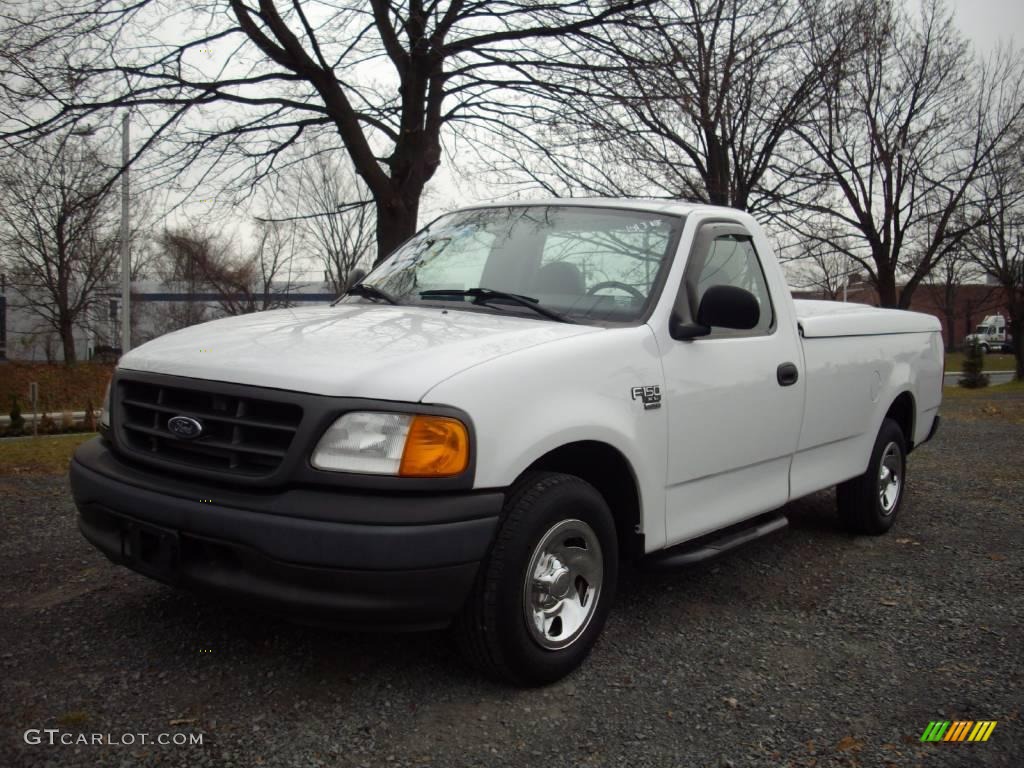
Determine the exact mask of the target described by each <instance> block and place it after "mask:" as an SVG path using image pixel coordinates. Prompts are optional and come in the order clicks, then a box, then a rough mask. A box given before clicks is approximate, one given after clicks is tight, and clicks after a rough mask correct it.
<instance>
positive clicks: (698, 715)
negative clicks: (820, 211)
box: [0, 393, 1024, 768]
mask: <svg viewBox="0 0 1024 768" xmlns="http://www.w3.org/2000/svg"><path fill="white" fill-rule="evenodd" d="M944 419H945V421H944V424H943V428H942V430H941V431H940V433H939V435H938V437H937V438H936V440H935V441H933V442H932V443H931V444H928V445H926V446H924V447H922V448H921V449H920V450H919V451H917V452H915V453H914V454H913V456H912V457H911V462H910V481H909V487H908V496H907V498H906V503H905V506H904V508H903V511H902V515H901V518H900V520H899V521H898V522H897V525H896V527H895V529H894V530H893V531H892V532H891V533H890V534H889V535H887V536H883V537H879V538H856V537H852V536H850V535H848V534H846V533H844V532H843V531H842V530H841V529H840V527H839V524H838V520H837V518H836V516H835V513H834V509H833V505H834V497H833V495H832V494H831V493H822V494H818V495H816V496H813V497H811V498H808V499H805V500H801V501H799V502H796V503H794V504H791V505H789V506H788V507H787V508H786V509H785V512H786V514H787V515H788V517H789V519H790V522H791V526H790V528H789V529H788V530H786V531H785V532H783V533H780V534H778V535H776V536H774V537H772V538H770V539H766V540H763V541H761V542H758V543H756V544H753V545H750V546H748V547H746V548H744V549H741V550H739V551H737V552H735V553H733V554H731V555H728V556H726V557H724V558H722V559H720V560H718V561H716V562H714V563H710V564H707V565H704V566H700V567H697V568H694V569H691V570H687V571H681V572H676V573H667V574H666V573H659V574H653V573H647V572H643V571H638V570H628V571H627V572H626V573H625V575H624V581H623V584H622V585H621V588H620V590H619V596H618V600H617V605H616V607H615V610H614V611H613V613H612V617H611V620H610V622H609V625H608V627H607V629H606V631H605V634H604V636H603V637H602V639H601V640H600V641H599V643H598V645H597V647H596V649H595V651H594V653H593V655H592V656H591V658H590V659H589V661H588V662H587V663H586V664H585V665H584V667H583V668H582V669H581V670H580V671H579V672H578V673H576V674H574V675H573V676H571V677H570V678H569V679H567V680H565V681H563V682H561V683H559V684H557V685H554V686H551V687H549V688H546V689H540V690H516V689H510V688H506V687H502V686H499V685H496V684H493V683H490V682H486V681H483V680H481V679H480V678H479V677H477V676H476V675H475V674H474V673H473V672H472V671H470V670H469V669H467V668H466V667H465V666H464V665H463V664H462V662H461V660H460V659H459V658H458V657H457V655H456V653H455V651H454V650H452V646H451V645H450V644H449V643H448V641H447V638H446V636H445V634H444V633H433V634H426V635H394V636H388V635H356V634H346V633H344V632H338V631H331V630H325V629H310V628H306V627H301V626H294V625H291V624H286V623H283V622H281V621H278V620H275V619H269V618H265V617H263V616H260V615H258V614H253V613H249V612H246V611H243V610H241V609H237V608H235V607H233V606H231V605H227V604H224V603H221V602H217V601H216V600H213V599H207V598H205V597H204V596H201V595H200V596H197V595H191V594H182V593H178V592H175V591H172V590H170V589H168V588H166V587H163V586H161V585H159V584H156V583H153V582H150V581H148V580H146V579H145V578H143V577H141V576H138V575H136V574H134V573H131V572H129V571H127V570H125V569H122V568H117V567H115V566H113V565H111V564H110V563H109V562H107V561H106V560H105V559H104V558H103V557H102V556H101V555H100V554H99V553H97V552H96V551H94V550H93V549H92V548H91V547H90V546H89V545H88V544H87V543H86V542H85V541H84V540H83V539H82V538H81V536H80V535H79V533H78V531H77V528H76V526H75V510H74V506H73V504H72V502H71V498H70V495H69V492H68V489H67V481H66V478H65V477H63V476H61V475H52V474H39V473H36V474H32V473H18V474H9V475H7V476H0V556H2V559H0V562H2V563H3V577H2V579H0V665H2V666H0V672H2V675H0V679H2V697H0V766H64V765H81V766H92V765H111V766H121V765H168V766H170V765H181V766H207V765H209V766H240V767H243V766H244V767H245V768H249V767H250V766H263V765H266V766H292V765H294V766H320V765H327V766H374V767H376V766H438V767H439V768H440V767H447V766H501V765H517V766H518V765H523V766H526V765H529V766H533V765H550V766H570V765H572V766H576V765H578V766H715V767H716V768H718V767H720V766H735V767H739V766H766V767H767V766H771V767H772V768H777V767H778V766H802V767H805V768H812V767H815V768H817V767H824V766H865V767H871V768H874V767H875V766H1007V767H1009V766H1020V765H1024V725H1022V723H1021V719H1020V709H1021V704H1022V701H1024V697H1022V695H1021V691H1022V690H1024V667H1022V657H1024V651H1022V649H1024V634H1022V630H1021V627H1022V619H1024V524H1022V523H1024V521H1022V509H1024V504H1022V499H1024V451H1022V447H1024V394H1021V393H1011V394H1009V395H1006V396H1003V395H998V394H996V395H993V394H991V393H990V394H982V395H980V396H971V397H954V398H950V399H949V400H948V401H947V405H946V406H945V407H944ZM933 720H995V721H997V725H996V727H995V730H994V731H993V732H992V735H991V737H990V739H989V740H988V741H987V742H985V743H958V744H953V743H940V744H925V743H922V742H921V741H920V736H921V734H922V732H923V731H924V729H925V727H926V726H927V725H928V724H929V722H930V721H933ZM30 729H40V733H41V740H42V743H39V744H31V743H26V738H25V734H26V731H28V730H30ZM41 729H57V731H58V733H57V736H56V737H57V738H58V739H60V738H70V739H71V740H76V739H79V738H80V737H81V736H85V737H86V738H87V739H88V738H91V734H101V735H102V736H104V737H107V740H108V741H109V740H113V741H115V742H116V741H117V740H122V741H123V740H124V737H125V734H134V735H135V736H134V741H135V743H133V744H122V743H115V744H80V743H79V744H70V745H62V744H60V743H57V744H54V745H50V744H49V743H47V742H46V741H45V739H46V738H47V734H46V733H45V732H43V731H42V730H41ZM142 733H146V734H148V735H149V737H148V738H156V737H157V735H158V734H162V733H163V734H178V735H179V736H180V735H184V737H185V738H189V737H197V736H198V737H201V738H202V744H201V745H200V744H191V745H173V744H169V745H160V744H151V743H147V744H142V743H139V739H138V735H139V734H142ZM30 738H31V736H30Z"/></svg>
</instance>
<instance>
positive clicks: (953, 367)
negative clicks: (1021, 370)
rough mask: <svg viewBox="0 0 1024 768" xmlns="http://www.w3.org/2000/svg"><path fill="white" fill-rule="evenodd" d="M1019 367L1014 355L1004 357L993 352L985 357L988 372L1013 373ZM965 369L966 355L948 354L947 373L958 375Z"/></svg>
mask: <svg viewBox="0 0 1024 768" xmlns="http://www.w3.org/2000/svg"><path fill="white" fill-rule="evenodd" d="M1016 367H1017V365H1016V363H1015V362H1014V358H1013V355H1003V354H997V353H995V352H991V353H989V354H987V355H985V370H986V371H1012V370H1015V369H1016ZM963 369H964V353H963V352H949V353H947V354H946V371H947V372H948V373H956V372H957V371H962V370H963Z"/></svg>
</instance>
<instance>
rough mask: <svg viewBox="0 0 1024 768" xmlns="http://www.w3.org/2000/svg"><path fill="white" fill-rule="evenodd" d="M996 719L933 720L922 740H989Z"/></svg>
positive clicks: (925, 730)
mask: <svg viewBox="0 0 1024 768" xmlns="http://www.w3.org/2000/svg"><path fill="white" fill-rule="evenodd" d="M996 722H997V721H996V720H978V721H974V720H953V721H949V720H933V721H932V722H930V723H928V727H927V728H925V729H924V733H922V734H921V741H988V737H989V736H991V735H992V731H994V730H995V728H996Z"/></svg>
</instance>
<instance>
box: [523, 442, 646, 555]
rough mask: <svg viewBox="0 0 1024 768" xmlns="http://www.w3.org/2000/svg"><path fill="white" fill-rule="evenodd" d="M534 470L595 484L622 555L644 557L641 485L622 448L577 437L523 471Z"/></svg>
mask: <svg viewBox="0 0 1024 768" xmlns="http://www.w3.org/2000/svg"><path fill="white" fill-rule="evenodd" d="M536 470H544V471H548V472H564V473H566V474H569V475H575V476H576V477H579V478H581V479H583V480H585V481H587V482H588V483H590V484H591V485H592V486H594V487H595V488H596V489H597V491H598V493H600V494H601V496H602V497H604V500H605V502H606V503H607V504H608V508H609V509H610V510H611V512H612V517H613V519H614V520H615V532H616V534H617V536H618V540H619V553H620V556H621V558H622V559H626V560H634V559H637V558H639V557H642V556H643V554H644V534H643V533H642V523H643V516H642V510H641V503H640V486H639V483H638V481H637V477H636V473H635V472H634V470H633V467H632V465H631V464H630V462H629V460H628V459H627V458H626V457H625V456H624V455H623V454H622V452H621V451H619V450H618V449H617V448H615V447H614V446H612V445H609V444H608V443H605V442H601V441H599V440H578V441H575V442H571V443H566V444H564V445H561V446H559V447H557V448H554V449H552V450H549V451H548V452H547V453H545V454H544V455H542V456H540V457H539V458H537V459H536V460H535V461H534V462H533V463H532V464H530V466H529V467H527V469H526V470H525V471H536Z"/></svg>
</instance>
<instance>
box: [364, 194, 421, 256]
mask: <svg viewBox="0 0 1024 768" xmlns="http://www.w3.org/2000/svg"><path fill="white" fill-rule="evenodd" d="M418 218H419V201H418V200H417V201H416V202H415V203H412V204H409V203H405V204H404V205H403V204H401V203H399V204H390V205H389V204H387V203H385V204H380V203H378V204H377V258H376V259H375V260H374V262H373V266H374V267H376V266H377V265H378V264H380V263H381V262H382V261H384V259H386V258H387V257H388V256H390V255H391V254H392V253H393V252H394V250H395V249H396V248H398V246H400V245H401V244H402V243H404V242H405V241H406V240H408V239H409V238H410V237H412V236H413V235H415V234H416V220H417V219H418Z"/></svg>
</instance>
